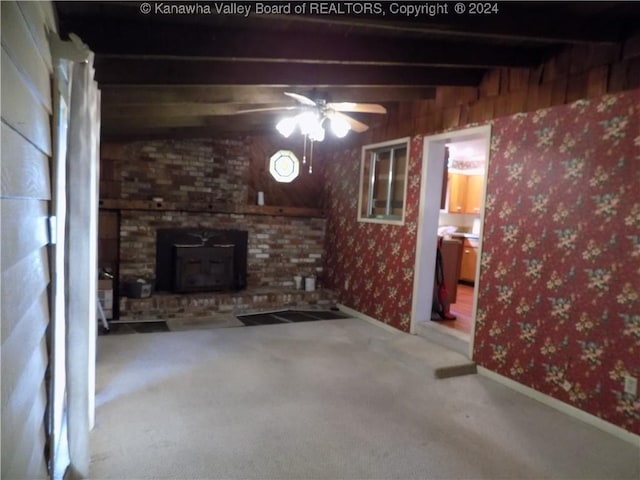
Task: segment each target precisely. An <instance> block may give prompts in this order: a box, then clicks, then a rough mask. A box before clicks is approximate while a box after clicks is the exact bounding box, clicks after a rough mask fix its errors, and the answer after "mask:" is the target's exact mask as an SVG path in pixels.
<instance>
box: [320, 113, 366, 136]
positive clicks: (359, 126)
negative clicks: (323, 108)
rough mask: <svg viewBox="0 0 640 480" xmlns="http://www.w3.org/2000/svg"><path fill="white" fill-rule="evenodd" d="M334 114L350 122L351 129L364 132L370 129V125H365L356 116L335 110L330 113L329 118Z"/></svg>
mask: <svg viewBox="0 0 640 480" xmlns="http://www.w3.org/2000/svg"><path fill="white" fill-rule="evenodd" d="M332 116H336V117H338V118H341V119H343V120H344V121H345V122H347V123H348V124H349V126H350V127H351V130H353V131H354V132H358V133H362V132H366V131H367V130H369V126H368V125H365V124H364V123H362V122H361V121H359V120H356V119H355V118H353V117H350V116H349V115H345V114H344V113H340V112H336V111H333V112H330V113H329V114H328V117H329V118H331V117H332Z"/></svg>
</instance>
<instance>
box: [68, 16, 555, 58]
mask: <svg viewBox="0 0 640 480" xmlns="http://www.w3.org/2000/svg"><path fill="white" fill-rule="evenodd" d="M74 23H75V24H76V25H77V27H76V29H75V30H74V31H75V33H77V34H79V35H80V37H81V38H82V39H83V41H84V42H85V43H87V44H88V45H90V46H91V49H92V50H93V51H95V52H96V53H98V54H100V55H101V56H102V57H103V58H107V56H110V55H115V56H122V55H134V56H147V57H158V58H159V57H166V58H170V57H182V58H203V59H211V60H228V61H231V60H232V61H236V62H239V61H256V60H260V61H262V62H279V63H282V62H286V63H328V64H331V63H339V64H354V65H357V64H367V65H408V66H411V65H413V66H437V67H447V68H454V67H478V68H498V67H505V66H511V67H527V66H533V65H537V64H539V63H540V62H541V61H542V60H543V59H544V58H545V57H547V56H548V55H549V53H550V52H549V49H548V48H543V47H540V46H535V47H534V46H531V45H530V46H528V47H525V46H510V45H504V44H494V45H487V44H483V43H477V42H474V43H471V42H467V41H460V40H458V41H451V40H442V39H438V38H387V37H381V36H370V35H369V36H365V35H348V36H347V35H344V34H337V33H336V34H318V33H311V32H306V33H304V34H300V32H289V31H274V30H261V31H257V30H250V29H247V28H236V29H230V28H219V27H208V26H202V25H191V26H189V28H185V25H179V24H162V25H158V24H156V23H148V22H145V23H142V22H135V23H133V22H117V23H116V22H105V21H104V19H98V20H87V19H84V20H83V21H82V22H80V21H77V22H74Z"/></svg>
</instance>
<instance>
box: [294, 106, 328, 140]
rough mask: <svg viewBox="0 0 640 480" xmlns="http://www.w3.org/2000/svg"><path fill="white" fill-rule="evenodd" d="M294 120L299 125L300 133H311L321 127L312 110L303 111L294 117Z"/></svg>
mask: <svg viewBox="0 0 640 480" xmlns="http://www.w3.org/2000/svg"><path fill="white" fill-rule="evenodd" d="M295 120H296V122H297V123H298V125H299V126H300V133H302V134H303V135H311V133H312V132H314V131H316V130H318V128H322V126H321V125H320V122H319V120H318V116H317V115H316V114H315V113H313V112H304V113H301V114H300V115H298V116H296V117H295Z"/></svg>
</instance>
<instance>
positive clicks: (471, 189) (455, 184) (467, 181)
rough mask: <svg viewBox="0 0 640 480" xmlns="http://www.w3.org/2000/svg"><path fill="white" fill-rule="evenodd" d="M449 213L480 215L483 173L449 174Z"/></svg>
mask: <svg viewBox="0 0 640 480" xmlns="http://www.w3.org/2000/svg"><path fill="white" fill-rule="evenodd" d="M448 180H449V208H448V210H449V213H466V214H473V215H480V207H481V206H482V191H483V187H484V176H483V175H462V174H460V173H451V174H449V179H448Z"/></svg>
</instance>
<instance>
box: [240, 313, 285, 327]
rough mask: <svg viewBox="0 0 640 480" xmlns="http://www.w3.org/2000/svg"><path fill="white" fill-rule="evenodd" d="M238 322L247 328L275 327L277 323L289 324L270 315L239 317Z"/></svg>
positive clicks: (260, 314)
mask: <svg viewBox="0 0 640 480" xmlns="http://www.w3.org/2000/svg"><path fill="white" fill-rule="evenodd" d="M238 320H240V321H241V322H242V323H244V324H245V325H246V326H247V327H252V326H255V325H273V324H276V323H287V322H286V321H285V320H282V319H279V318H278V317H276V316H274V315H272V314H270V313H259V314H256V315H242V316H239V317H238Z"/></svg>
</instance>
